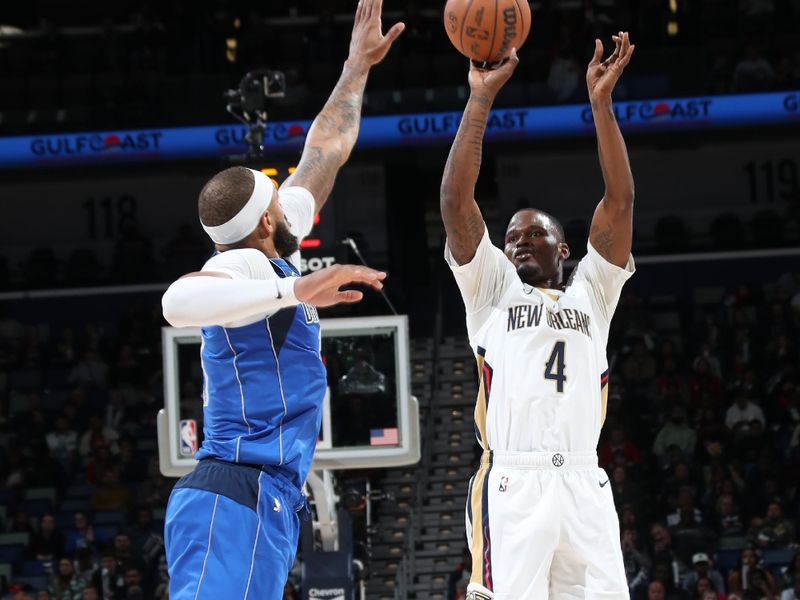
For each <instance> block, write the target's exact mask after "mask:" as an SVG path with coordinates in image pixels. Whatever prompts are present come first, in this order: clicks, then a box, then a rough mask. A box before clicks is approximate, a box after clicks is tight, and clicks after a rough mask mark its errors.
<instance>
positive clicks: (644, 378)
mask: <svg viewBox="0 0 800 600" xmlns="http://www.w3.org/2000/svg"><path fill="white" fill-rule="evenodd" d="M622 374H623V376H624V377H625V383H627V384H628V385H632V386H635V387H644V386H649V385H651V384H652V382H653V380H654V379H655V377H656V361H655V359H654V358H653V355H652V353H651V352H650V351H649V350H648V349H647V346H646V345H645V343H644V341H642V340H637V341H636V343H635V344H634V345H633V350H632V352H631V353H630V354H628V357H627V358H626V359H625V361H624V362H623V363H622Z"/></svg>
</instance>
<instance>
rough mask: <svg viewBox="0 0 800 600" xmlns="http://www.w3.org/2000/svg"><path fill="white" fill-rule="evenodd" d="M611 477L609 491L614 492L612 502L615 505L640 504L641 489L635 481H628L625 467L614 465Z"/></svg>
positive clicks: (636, 505) (635, 505)
mask: <svg viewBox="0 0 800 600" xmlns="http://www.w3.org/2000/svg"><path fill="white" fill-rule="evenodd" d="M611 477H612V480H613V482H612V484H611V491H612V492H613V493H614V504H615V505H616V506H622V505H623V504H630V505H631V506H634V507H638V506H641V504H642V496H643V494H642V490H641V488H640V487H639V486H638V485H636V484H635V483H632V482H630V481H628V473H627V471H626V470H625V467H614V470H613V472H612V474H611Z"/></svg>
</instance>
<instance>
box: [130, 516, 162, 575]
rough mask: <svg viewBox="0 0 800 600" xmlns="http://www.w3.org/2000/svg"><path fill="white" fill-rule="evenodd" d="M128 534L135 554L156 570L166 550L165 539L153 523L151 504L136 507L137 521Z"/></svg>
mask: <svg viewBox="0 0 800 600" xmlns="http://www.w3.org/2000/svg"><path fill="white" fill-rule="evenodd" d="M128 535H129V536H130V538H131V545H132V547H133V552H134V554H136V555H137V556H140V557H141V558H142V560H143V561H144V563H145V565H146V566H147V568H148V571H152V570H154V569H155V567H156V562H157V560H158V558H159V556H160V555H161V554H162V553H163V551H164V540H163V538H162V536H161V535H160V534H159V532H158V531H157V530H156V528H155V526H154V525H153V511H152V509H150V507H149V506H140V507H138V508H137V509H136V522H135V524H134V525H133V527H132V528H131V529H129V531H128Z"/></svg>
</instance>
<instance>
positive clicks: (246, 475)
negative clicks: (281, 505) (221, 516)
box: [174, 458, 305, 511]
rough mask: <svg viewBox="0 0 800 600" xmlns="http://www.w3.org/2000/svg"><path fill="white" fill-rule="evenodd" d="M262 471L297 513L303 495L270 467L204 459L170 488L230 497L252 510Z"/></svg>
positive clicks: (254, 507)
mask: <svg viewBox="0 0 800 600" xmlns="http://www.w3.org/2000/svg"><path fill="white" fill-rule="evenodd" d="M265 472H266V473H267V474H268V475H269V476H270V480H271V481H270V482H271V483H272V485H274V486H275V488H277V489H278V490H279V491H280V492H281V493H282V494H284V499H285V500H286V501H287V502H290V503H291V507H292V509H293V510H295V511H297V510H300V509H301V508H303V507H304V506H305V497H304V496H303V493H302V492H301V491H300V490H298V489H297V488H296V487H295V486H293V485H292V484H291V483H289V481H288V480H287V479H286V478H285V477H284V476H283V475H281V474H280V473H277V472H274V470H273V469H271V468H270V467H262V468H259V467H257V466H253V465H243V464H234V463H229V462H225V461H223V460H217V459H214V458H206V459H203V460H201V461H200V462H199V463H197V467H195V469H194V471H192V472H191V473H189V474H188V475H184V476H183V477H181V478H180V479H179V480H178V483H176V484H175V488H174V489H176V490H177V489H181V488H193V489H196V490H205V491H207V492H211V493H212V494H219V495H220V496H225V497H226V498H230V499H231V500H233V501H234V502H238V503H239V504H241V505H242V506H246V507H247V508H249V509H250V510H252V511H255V510H256V506H257V505H258V478H259V477H260V476H261V474H262V473H265Z"/></svg>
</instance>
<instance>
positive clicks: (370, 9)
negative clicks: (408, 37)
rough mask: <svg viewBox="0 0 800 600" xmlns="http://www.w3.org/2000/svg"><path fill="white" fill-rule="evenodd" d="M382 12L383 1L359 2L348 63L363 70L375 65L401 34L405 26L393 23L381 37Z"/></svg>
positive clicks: (360, 0) (368, 0)
mask: <svg viewBox="0 0 800 600" xmlns="http://www.w3.org/2000/svg"><path fill="white" fill-rule="evenodd" d="M382 11H383V0H359V2H358V8H357V9H356V20H355V23H354V24H353V34H352V36H351V38H350V57H349V58H348V61H349V62H355V63H356V64H358V65H360V66H362V67H365V68H370V67H372V66H374V65H377V64H378V63H379V62H381V61H382V60H383V59H384V58H385V57H386V54H387V53H388V52H389V48H391V47H392V44H393V43H394V41H395V40H396V39H397V38H398V37H400V34H401V33H403V30H404V29H405V28H406V26H405V24H403V23H395V24H394V25H393V26H392V28H391V29H390V30H389V31H388V32H387V33H386V35H383V26H382V25H381V13H382Z"/></svg>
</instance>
